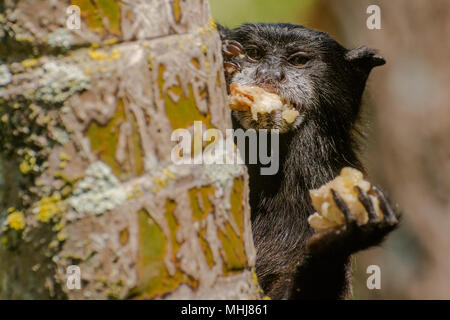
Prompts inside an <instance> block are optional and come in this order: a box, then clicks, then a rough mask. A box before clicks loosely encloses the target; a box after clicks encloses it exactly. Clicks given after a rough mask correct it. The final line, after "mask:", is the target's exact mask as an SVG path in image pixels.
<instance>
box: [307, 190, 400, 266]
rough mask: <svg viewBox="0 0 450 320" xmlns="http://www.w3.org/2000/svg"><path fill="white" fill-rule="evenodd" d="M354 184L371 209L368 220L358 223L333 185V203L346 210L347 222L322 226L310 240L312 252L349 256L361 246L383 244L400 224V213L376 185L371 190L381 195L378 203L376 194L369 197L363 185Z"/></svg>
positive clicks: (362, 199) (343, 210) (359, 196)
mask: <svg viewBox="0 0 450 320" xmlns="http://www.w3.org/2000/svg"><path fill="white" fill-rule="evenodd" d="M355 188H356V191H357V194H358V200H359V202H360V203H361V204H362V205H363V206H364V208H365V210H366V211H367V213H368V217H369V219H368V221H367V223H365V224H360V223H358V221H357V219H356V217H355V215H354V214H353V213H352V211H351V210H350V209H349V206H348V205H347V203H346V202H345V201H344V200H343V198H342V197H341V196H340V195H339V193H338V192H336V191H335V190H333V189H331V193H332V196H333V200H334V203H335V204H336V207H337V208H338V209H339V210H340V211H341V212H342V213H343V214H344V217H345V222H344V224H343V225H340V226H337V227H334V228H329V229H325V230H321V231H319V232H317V233H316V234H314V235H313V236H311V238H310V239H309V240H308V242H307V250H308V253H309V255H312V256H316V257H317V256H319V257H322V258H324V259H326V257H327V256H330V255H332V256H334V257H336V256H341V257H348V256H349V255H351V254H352V253H355V252H357V251H359V250H364V249H366V248H369V247H371V246H374V245H378V244H380V243H381V242H382V240H383V238H384V237H385V236H386V235H387V234H388V233H389V232H391V231H392V230H394V229H395V228H396V227H397V225H398V221H399V215H398V214H397V213H396V211H395V210H394V209H393V208H392V206H391V204H390V203H389V201H388V200H387V198H386V196H385V195H384V194H383V193H382V192H381V191H380V190H379V189H378V188H377V187H375V186H371V188H370V190H369V191H368V193H369V194H371V195H374V196H375V197H376V198H377V199H378V203H375V201H373V197H370V196H369V194H368V193H366V192H365V191H363V190H362V189H361V188H360V187H358V186H355ZM375 205H379V208H380V210H381V212H382V213H383V216H382V217H380V215H378V214H377V212H376V208H375ZM330 258H331V257H330Z"/></svg>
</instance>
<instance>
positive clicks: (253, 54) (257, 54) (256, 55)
mask: <svg viewBox="0 0 450 320" xmlns="http://www.w3.org/2000/svg"><path fill="white" fill-rule="evenodd" d="M245 53H246V54H247V57H249V58H250V59H251V60H255V61H257V60H260V59H261V58H262V56H263V52H262V51H261V50H260V49H259V48H258V47H255V46H249V47H247V48H246V49H245Z"/></svg>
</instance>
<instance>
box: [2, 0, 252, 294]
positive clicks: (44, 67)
mask: <svg viewBox="0 0 450 320" xmlns="http://www.w3.org/2000/svg"><path fill="white" fill-rule="evenodd" d="M71 4H72V5H77V6H79V8H80V9H81V28H80V29H79V30H76V29H75V30H70V29H68V28H66V22H67V20H68V19H72V18H73V17H75V18H76V11H70V12H69V13H67V12H66V9H67V7H69V6H70V5H71ZM74 12H75V16H73V14H74ZM0 14H1V15H0V25H1V27H2V28H1V30H0V39H1V46H0V60H3V62H4V64H1V65H0V145H1V150H0V226H1V231H0V232H1V234H0V236H1V244H0V298H2V299H10V298H19V299H23V298H30V299H38V298H40V299H46V298H69V299H104V298H130V297H134V298H217V299H228V298H232V299H245V298H258V297H259V296H260V289H259V287H258V284H257V281H256V276H255V273H254V271H253V267H254V262H255V252H254V247H253V242H252V238H251V228H250V217H249V205H248V178H247V175H246V172H245V167H243V166H241V165H219V164H212V165H206V164H197V165H175V164H174V163H173V162H172V160H171V152H172V149H173V147H174V145H175V144H176V142H172V141H171V134H172V132H173V131H174V130H175V129H177V128H187V129H189V130H191V131H192V128H193V123H194V121H202V125H203V127H204V128H217V129H219V130H221V131H222V132H224V131H225V129H226V128H231V120H230V115H229V111H228V108H227V107H226V105H227V100H226V90H225V81H224V77H223V69H222V56H221V45H220V41H219V37H218V34H217V32H216V30H215V25H214V23H213V22H212V20H211V18H210V15H209V6H208V1H207V0H190V1H178V0H160V1H145V0H136V1H115V0H108V1H100V0H94V1H83V0H77V1H75V0H74V1H72V2H71V3H70V1H51V0H47V1H40V3H39V7H37V6H36V5H35V4H33V3H32V2H29V1H13V0H5V1H0ZM72 265H75V266H77V267H79V271H80V272H81V273H80V276H81V289H77V288H76V285H75V288H74V287H73V286H71V284H76V283H77V281H76V277H75V278H74V277H73V276H76V273H74V274H73V273H71V269H70V268H68V267H69V266H72ZM69 271H70V272H69Z"/></svg>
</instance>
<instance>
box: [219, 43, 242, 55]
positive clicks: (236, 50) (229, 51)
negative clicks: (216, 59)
mask: <svg viewBox="0 0 450 320" xmlns="http://www.w3.org/2000/svg"><path fill="white" fill-rule="evenodd" d="M243 50H244V48H242V45H241V44H240V43H239V42H236V41H233V40H231V41H226V42H225V43H224V45H223V46H222V54H223V56H224V57H225V58H233V57H236V56H238V55H240V54H241V53H242V52H243Z"/></svg>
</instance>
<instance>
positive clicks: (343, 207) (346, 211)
mask: <svg viewBox="0 0 450 320" xmlns="http://www.w3.org/2000/svg"><path fill="white" fill-rule="evenodd" d="M331 194H332V195H333V200H334V202H335V203H336V206H337V207H338V208H339V210H341V212H342V213H343V214H344V216H345V221H346V222H347V224H348V223H352V222H355V221H356V218H355V216H354V215H353V213H352V212H351V211H350V209H349V208H348V206H347V204H346V203H345V201H344V199H342V198H341V196H340V195H339V193H337V192H336V191H335V190H334V189H331Z"/></svg>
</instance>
